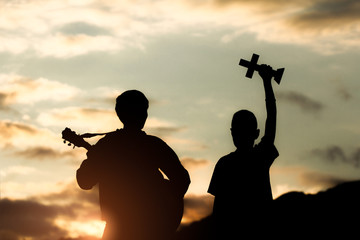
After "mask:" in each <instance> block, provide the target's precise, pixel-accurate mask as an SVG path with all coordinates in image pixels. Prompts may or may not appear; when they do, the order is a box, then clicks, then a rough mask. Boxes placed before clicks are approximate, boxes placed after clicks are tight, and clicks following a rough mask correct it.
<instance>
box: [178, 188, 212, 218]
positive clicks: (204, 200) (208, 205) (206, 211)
mask: <svg viewBox="0 0 360 240" xmlns="http://www.w3.org/2000/svg"><path fill="white" fill-rule="evenodd" d="M213 201H214V198H213V197H212V196H210V195H193V194H191V195H186V196H185V199H184V216H183V221H184V222H185V223H190V222H193V221H198V220H200V219H202V218H204V217H206V216H208V215H210V214H211V213H212V209H213Z"/></svg>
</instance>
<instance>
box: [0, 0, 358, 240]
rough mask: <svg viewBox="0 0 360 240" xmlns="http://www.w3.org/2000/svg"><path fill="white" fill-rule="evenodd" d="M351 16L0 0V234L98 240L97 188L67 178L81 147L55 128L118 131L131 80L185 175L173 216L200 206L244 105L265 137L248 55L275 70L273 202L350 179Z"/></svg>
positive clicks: (290, 5) (275, 7) (188, 215)
mask: <svg viewBox="0 0 360 240" xmlns="http://www.w3.org/2000/svg"><path fill="white" fill-rule="evenodd" d="M359 12H360V3H359V2H358V1H356V0H311V1H309V0H293V1H288V0H266V1H265V0H252V1H249V0H191V1H190V0H182V1H180V0H173V1H164V0H148V1H141V0H139V1H137V0H127V1H126V0H122V1H116V0H102V1H97V0H67V1H63V0H61V1H60V0H46V1H45V0H32V1H26V0H0V16H1V17H0V42H1V44H0V129H1V131H0V171H1V172H0V180H1V185H0V187H1V188H0V194H1V199H0V205H1V206H0V208H1V211H2V212H3V213H4V214H3V213H2V214H1V216H0V226H1V228H0V236H1V239H5V240H10V239H24V238H26V239H30V240H32V239H40V240H42V239H60V238H61V237H63V238H65V237H67V238H68V239H78V238H79V237H81V236H93V237H100V236H101V232H102V229H103V227H104V222H102V221H101V217H100V212H99V208H98V200H97V190H96V189H94V190H92V191H83V190H81V189H79V187H78V186H77V184H76V180H75V172H76V169H77V168H78V167H79V165H80V163H81V161H82V160H84V159H85V158H86V151H85V150H84V149H78V148H75V149H72V147H69V146H67V145H65V144H63V142H62V139H61V131H62V130H63V129H64V128H65V127H70V128H71V129H73V130H75V131H76V132H78V133H85V132H107V131H112V130H114V129H117V128H121V127H122V125H121V123H120V122H119V120H118V119H117V116H116V114H115V111H114V104H115V98H116V97H117V96H118V95H119V94H120V93H122V92H123V91H125V90H129V89H138V90H140V91H142V92H143V93H144V94H145V95H146V96H147V97H148V99H149V100H150V108H149V118H148V121H147V123H146V125H145V128H144V130H145V131H146V132H147V133H148V134H152V135H156V136H159V137H160V138H162V139H163V140H164V141H166V142H167V143H168V145H169V146H171V147H172V148H173V149H174V150H175V152H176V153H177V155H178V156H179V158H180V160H181V161H182V164H183V165H184V167H185V168H186V169H187V170H188V171H189V173H190V176H191V180H192V183H191V185H190V188H189V191H188V193H187V195H186V196H185V212H184V218H183V222H184V223H189V222H192V221H195V220H198V219H200V218H202V217H204V216H206V215H208V214H209V213H210V212H211V207H212V202H213V198H212V197H211V196H210V195H209V194H207V188H208V185H209V181H210V178H211V175H212V171H213V169H214V166H215V164H216V162H217V160H218V159H219V158H220V157H222V156H224V155H226V154H228V153H230V152H232V151H234V150H235V148H234V146H233V143H232V139H231V135H230V122H231V117H232V115H233V113H234V112H236V111H237V110H240V109H248V110H250V111H252V112H254V114H255V115H256V116H257V120H258V124H259V129H260V135H262V134H263V133H264V124H265V120H266V109H265V101H264V92H263V86H262V83H261V79H260V77H259V76H258V74H257V73H255V74H254V77H253V78H252V79H248V78H245V73H246V69H245V68H243V67H240V66H239V65H238V63H239V60H240V58H244V59H248V60H249V59H250V58H251V56H252V54H253V53H256V54H258V55H260V59H259V63H264V64H269V65H271V66H272V67H273V68H274V69H278V68H285V73H284V75H283V78H282V81H281V83H280V85H277V84H276V83H275V82H273V83H274V84H273V87H274V91H275V95H276V98H277V107H278V123H277V136H276V140H275V144H276V147H277V149H278V151H279V153H280V156H279V157H278V158H277V159H276V161H275V162H274V164H273V166H272V167H271V171H270V174H271V185H272V191H273V195H274V197H277V196H279V195H281V194H283V193H285V192H288V191H305V192H308V193H314V192H317V191H321V190H324V189H326V188H328V187H331V186H334V185H336V184H338V183H341V182H344V181H352V180H357V179H359V178H360V145H359V137H360V125H359V120H360V112H359V111H358V110H357V109H358V103H359V101H360V94H359V92H360V91H359V88H360V83H359V81H358V76H359V75H360V68H359V67H357V65H358V61H359V57H360V15H359ZM97 140H98V139H93V140H92V143H93V144H94V143H96V141H97ZM241 171H242V170H239V174H241ZM234 194H241V189H239V190H237V191H236V192H235V193H234ZM35 215H36V217H34V216H35ZM9 219H10V220H9Z"/></svg>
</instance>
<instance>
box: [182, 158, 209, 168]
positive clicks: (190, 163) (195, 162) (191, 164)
mask: <svg viewBox="0 0 360 240" xmlns="http://www.w3.org/2000/svg"><path fill="white" fill-rule="evenodd" d="M181 163H182V165H183V166H184V167H185V168H186V169H188V170H193V169H197V168H201V167H205V166H208V165H209V164H210V161H209V160H206V159H194V158H190V157H185V158H182V159H181Z"/></svg>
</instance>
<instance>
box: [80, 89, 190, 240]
mask: <svg viewBox="0 0 360 240" xmlns="http://www.w3.org/2000/svg"><path fill="white" fill-rule="evenodd" d="M148 106H149V102H148V100H147V98H146V97H145V95H144V94H143V93H141V92H140V91H137V90H130V91H126V92H124V93H122V94H121V95H120V96H118V97H117V99H116V107H115V110H116V113H117V115H118V117H119V119H120V120H121V122H122V123H123V124H124V127H123V129H120V130H116V131H115V132H112V133H108V134H107V135H106V136H105V137H103V138H102V139H100V140H99V141H98V142H97V144H96V145H94V146H93V147H92V148H91V149H90V150H89V151H88V153H87V157H88V158H87V159H86V160H84V161H83V163H82V164H81V166H80V168H79V169H78V170H77V181H78V184H79V186H80V187H81V188H82V189H91V188H92V187H93V186H94V185H96V184H99V198H100V207H101V212H102V217H103V219H104V220H105V221H106V228H105V230H104V235H103V239H104V240H122V239H124V240H153V239H156V240H158V239H169V238H170V237H171V235H172V234H174V233H175V230H176V228H177V226H178V224H179V223H180V220H181V217H182V213H183V212H182V210H183V202H182V201H183V197H184V194H185V193H186V191H187V189H188V186H189V184H190V177H189V174H188V172H187V171H186V169H185V168H184V167H183V166H182V165H181V163H180V161H179V159H178V157H177V155H176V154H175V152H174V151H173V150H172V149H171V148H170V147H169V146H168V145H167V144H166V143H165V142H163V141H162V140H161V139H160V138H157V137H155V136H150V135H147V134H146V133H145V132H144V131H142V128H143V127H144V124H145V121H146V119H147V116H148V114H147V109H148ZM159 169H160V170H161V171H162V172H163V173H164V174H165V175H166V176H167V178H168V180H166V179H164V177H163V175H162V173H161V172H160V171H159Z"/></svg>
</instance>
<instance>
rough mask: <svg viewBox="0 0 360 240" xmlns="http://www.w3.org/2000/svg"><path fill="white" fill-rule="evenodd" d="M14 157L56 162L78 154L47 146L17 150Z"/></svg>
mask: <svg viewBox="0 0 360 240" xmlns="http://www.w3.org/2000/svg"><path fill="white" fill-rule="evenodd" d="M13 155H16V156H20V157H23V158H26V159H35V160H51V161H52V160H54V159H59V158H66V157H76V156H77V154H76V152H73V151H59V150H56V149H53V148H51V147H47V146H34V147H29V148H26V149H24V150H15V151H14V152H13Z"/></svg>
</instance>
